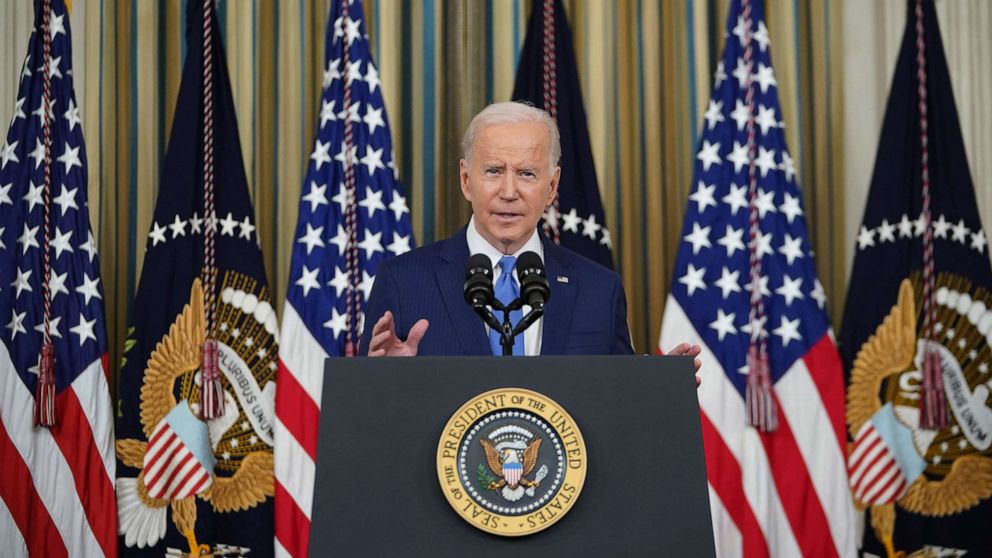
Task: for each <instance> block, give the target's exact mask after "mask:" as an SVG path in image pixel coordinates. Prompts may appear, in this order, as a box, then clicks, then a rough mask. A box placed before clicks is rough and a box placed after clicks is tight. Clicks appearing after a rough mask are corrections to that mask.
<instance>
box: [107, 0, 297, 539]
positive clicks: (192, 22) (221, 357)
mask: <svg viewBox="0 0 992 558" xmlns="http://www.w3.org/2000/svg"><path fill="white" fill-rule="evenodd" d="M213 12H214V3H213V1H212V0H206V1H205V2H190V3H189V5H188V10H187V14H186V45H187V53H186V61H185V65H184V67H183V75H182V82H181V84H180V87H179V98H178V100H177V102H176V111H175V120H174V122H173V125H172V132H171V135H170V139H169V145H168V150H167V151H166V154H165V159H164V161H163V165H162V172H161V179H160V183H159V194H158V199H157V201H156V204H155V211H154V214H153V216H152V223H151V228H150V230H149V232H148V235H147V237H146V238H145V239H144V241H145V247H146V252H145V261H144V267H143V268H142V270H141V280H140V283H139V284H138V291H137V295H136V296H135V300H134V303H133V305H132V306H131V319H130V324H131V325H130V328H129V331H128V350H127V352H126V354H125V355H124V356H125V364H124V366H123V368H122V370H121V377H120V399H121V402H120V416H119V420H118V423H117V436H118V441H117V457H118V478H117V499H118V504H119V510H120V512H119V523H120V527H119V529H120V534H121V537H120V545H121V551H122V553H123V554H125V555H128V556H157V557H160V556H163V555H176V556H179V555H190V556H199V555H201V553H213V554H214V555H225V556H227V555H243V554H246V553H250V555H251V556H271V555H272V554H273V545H272V536H273V534H272V533H273V516H272V501H273V496H274V486H273V465H272V463H273V458H272V446H273V424H274V422H275V414H274V391H275V382H274V379H275V374H276V369H277V364H276V359H277V357H278V345H277V340H276V339H277V335H278V328H277V321H276V315H275V311H274V310H273V307H272V296H271V293H270V291H269V289H268V285H267V282H266V278H265V272H264V270H263V267H262V254H261V251H260V249H259V245H258V231H257V230H256V228H255V223H254V215H255V213H254V210H253V208H252V204H251V200H250V199H249V196H248V188H247V183H246V180H245V174H244V164H243V161H242V157H241V146H240V143H239V136H238V125H237V121H236V118H235V112H234V102H233V99H232V96H231V87H230V83H229V80H228V74H227V65H226V62H225V55H224V46H223V42H222V40H221V39H222V37H221V34H220V27H219V25H218V22H217V20H216V18H215V15H214V13H213ZM211 398H214V400H211ZM170 553H171V554H170ZM225 553H226V554H225Z"/></svg>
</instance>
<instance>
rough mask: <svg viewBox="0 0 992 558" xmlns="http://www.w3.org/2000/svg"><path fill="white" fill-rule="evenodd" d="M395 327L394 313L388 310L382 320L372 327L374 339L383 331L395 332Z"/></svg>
mask: <svg viewBox="0 0 992 558" xmlns="http://www.w3.org/2000/svg"><path fill="white" fill-rule="evenodd" d="M394 327H395V326H394V325H393V313H392V312H390V311H388V310H387V311H386V313H385V314H383V315H382V317H381V318H379V321H377V322H376V323H375V325H374V326H372V337H376V336H377V335H379V334H380V333H382V332H383V331H387V330H393V329H394Z"/></svg>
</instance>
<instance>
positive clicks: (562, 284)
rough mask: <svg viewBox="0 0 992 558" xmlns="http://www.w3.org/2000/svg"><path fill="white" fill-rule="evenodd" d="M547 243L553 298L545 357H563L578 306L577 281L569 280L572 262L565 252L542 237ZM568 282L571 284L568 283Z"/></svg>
mask: <svg viewBox="0 0 992 558" xmlns="http://www.w3.org/2000/svg"><path fill="white" fill-rule="evenodd" d="M541 241H542V242H543V243H544V269H545V273H547V274H548V283H550V284H551V297H550V299H549V300H548V303H547V304H546V305H545V306H544V334H543V335H542V337H541V354H542V355H560V354H562V353H563V352H564V351H565V341H566V339H567V337H568V331H569V329H570V328H571V324H572V309H573V307H574V304H575V292H576V285H575V281H576V280H577V279H578V278H577V277H569V276H568V268H569V262H568V261H567V258H565V257H563V256H564V254H563V253H562V249H561V248H559V247H558V246H556V245H555V244H554V243H552V242H550V241H548V240H547V238H545V237H544V235H543V234H542V235H541ZM566 281H567V282H566Z"/></svg>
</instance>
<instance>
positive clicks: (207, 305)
mask: <svg viewBox="0 0 992 558" xmlns="http://www.w3.org/2000/svg"><path fill="white" fill-rule="evenodd" d="M214 9H215V7H214V0H203V29H202V31H203V215H204V218H205V219H206V222H207V226H206V228H205V230H204V233H203V271H202V272H201V275H202V277H203V309H204V314H205V318H206V331H207V338H206V339H205V340H204V341H203V347H202V349H201V350H202V359H201V362H202V365H201V368H200V369H201V370H202V372H203V373H202V374H201V375H200V393H201V398H202V399H201V405H200V416H201V417H203V418H205V419H213V418H217V417H220V416H222V415H223V414H224V387H223V385H222V384H221V381H220V369H219V368H218V362H217V359H218V357H217V350H218V349H217V340H216V339H213V338H211V335H212V332H213V325H214V312H215V310H216V305H217V303H216V294H217V260H216V256H217V248H216V238H215V237H216V235H217V224H216V223H217V212H216V210H215V209H214V50H213V37H212V33H211V32H210V28H211V26H212V25H213V21H214Z"/></svg>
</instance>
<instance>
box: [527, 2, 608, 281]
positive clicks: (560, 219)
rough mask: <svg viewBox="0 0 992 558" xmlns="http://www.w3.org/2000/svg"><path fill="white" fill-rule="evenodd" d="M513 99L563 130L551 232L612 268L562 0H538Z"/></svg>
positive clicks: (546, 219)
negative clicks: (544, 113)
mask: <svg viewBox="0 0 992 558" xmlns="http://www.w3.org/2000/svg"><path fill="white" fill-rule="evenodd" d="M513 100H514V101H525V102H528V103H530V104H532V105H534V106H535V107H538V108H542V109H544V110H546V111H548V113H550V114H551V116H552V117H553V118H554V119H555V120H556V121H557V122H558V129H559V131H560V132H561V160H560V161H559V162H558V164H559V165H560V166H561V182H560V183H559V185H558V199H557V200H556V202H555V205H554V206H553V207H552V208H551V209H549V210H548V211H547V212H546V213H545V216H544V225H545V226H544V229H545V232H546V233H547V234H548V236H549V237H550V238H551V239H553V240H554V241H555V242H557V243H559V244H561V245H562V246H564V247H566V248H569V249H571V250H574V251H576V252H578V253H579V254H582V255H583V256H585V257H587V258H589V259H591V260H593V261H596V262H599V263H601V264H603V265H605V266H606V267H609V268H611V269H612V268H613V258H612V254H611V250H612V248H613V240H612V237H611V236H610V231H609V229H607V228H606V214H605V213H604V212H603V202H602V201H601V200H600V196H599V185H598V183H597V180H596V167H595V165H594V164H593V158H592V147H591V145H590V144H589V131H588V128H587V127H586V109H585V106H584V105H583V104H582V89H581V87H580V86H579V71H578V67H577V66H576V64H575V54H574V52H573V50H572V31H571V29H569V26H568V17H567V15H566V14H565V8H564V6H563V5H562V3H561V0H541V1H535V2H534V3H533V7H532V9H531V13H530V23H529V24H528V30H527V38H526V39H525V40H524V47H523V50H522V51H521V53H520V65H519V67H518V68H517V81H516V84H515V85H514V88H513Z"/></svg>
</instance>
